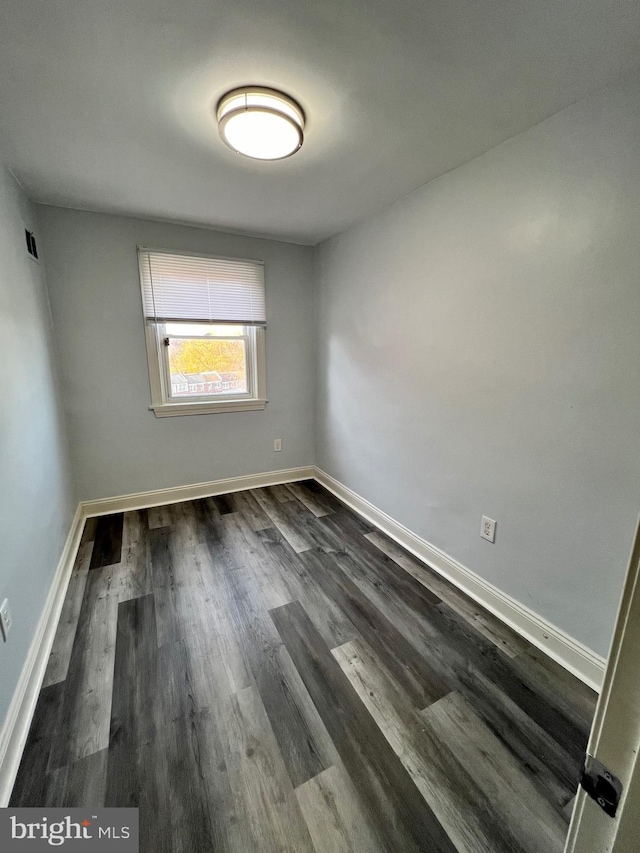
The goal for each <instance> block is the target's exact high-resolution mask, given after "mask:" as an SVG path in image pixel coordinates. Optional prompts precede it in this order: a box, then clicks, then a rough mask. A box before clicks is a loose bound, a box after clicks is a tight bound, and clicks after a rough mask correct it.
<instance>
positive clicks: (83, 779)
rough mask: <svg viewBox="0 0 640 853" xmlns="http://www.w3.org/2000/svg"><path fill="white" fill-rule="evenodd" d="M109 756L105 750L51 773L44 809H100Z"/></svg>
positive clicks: (103, 796)
mask: <svg viewBox="0 0 640 853" xmlns="http://www.w3.org/2000/svg"><path fill="white" fill-rule="evenodd" d="M108 752H109V750H108V749H101V750H100V751H99V752H93V753H92V754H91V755H87V756H85V757H84V758H80V759H79V760H78V761H74V762H73V763H72V764H70V765H67V766H66V767H61V768H60V769H58V770H54V771H53V773H51V774H50V775H49V777H48V778H47V797H46V805H47V806H49V807H51V808H67V809H75V808H102V807H103V806H104V800H105V793H106V786H107V756H108ZM42 805H45V803H44V802H43V803H42Z"/></svg>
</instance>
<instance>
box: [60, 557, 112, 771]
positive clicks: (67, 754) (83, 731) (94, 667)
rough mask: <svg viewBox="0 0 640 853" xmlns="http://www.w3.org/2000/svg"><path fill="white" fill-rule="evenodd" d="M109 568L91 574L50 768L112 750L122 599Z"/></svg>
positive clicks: (88, 576) (73, 649) (67, 678)
mask: <svg viewBox="0 0 640 853" xmlns="http://www.w3.org/2000/svg"><path fill="white" fill-rule="evenodd" d="M110 569H111V567H110V566H105V567H104V568H100V569H94V570H90V571H89V572H88V575H87V582H86V585H85V590H84V598H83V601H82V606H81V608H80V616H79V618H78V625H77V628H76V634H75V637H74V642H73V648H72V651H71V658H70V660H69V667H68V671H67V677H66V679H65V681H64V702H63V709H62V717H61V721H60V731H59V736H58V737H57V738H56V741H55V743H54V745H53V749H52V758H51V766H52V767H53V768H57V767H63V766H64V765H66V764H70V763H72V762H74V761H77V760H78V759H80V758H84V757H85V756H88V755H91V754H92V753H94V752H99V751H100V750H102V749H105V748H106V747H107V746H108V745H109V726H110V714H111V692H112V688H113V666H114V656H115V643H116V625H117V612H118V598H117V596H115V595H111V594H110V592H109V590H110V583H111V573H110Z"/></svg>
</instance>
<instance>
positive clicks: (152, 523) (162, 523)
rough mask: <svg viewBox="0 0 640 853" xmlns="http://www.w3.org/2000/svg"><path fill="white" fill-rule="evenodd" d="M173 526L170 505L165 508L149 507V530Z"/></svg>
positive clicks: (165, 505)
mask: <svg viewBox="0 0 640 853" xmlns="http://www.w3.org/2000/svg"><path fill="white" fill-rule="evenodd" d="M171 524H172V518H171V512H170V510H169V504H164V505H163V506H152V507H149V528H150V529H151V530H155V529H157V528H158V527H170V526H171Z"/></svg>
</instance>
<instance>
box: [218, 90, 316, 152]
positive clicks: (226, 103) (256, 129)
mask: <svg viewBox="0 0 640 853" xmlns="http://www.w3.org/2000/svg"><path fill="white" fill-rule="evenodd" d="M217 118H218V132H219V133H220V137H221V138H222V141H223V142H224V143H225V144H226V145H228V146H229V148H231V149H232V150H233V151H237V152H238V154H244V156H245V157H252V158H254V159H255V160H282V159H284V158H285V157H291V155H292V154H295V153H296V151H298V149H299V148H300V146H301V145H302V141H303V138H304V137H303V131H304V113H303V112H302V109H301V108H300V107H299V106H298V104H296V102H295V101H294V100H293V99H292V98H289V97H288V96H287V95H285V94H283V93H282V92H277V91H276V90H275V89H264V88H262V87H260V86H247V87H246V88H243V89H233V90H232V91H231V92H227V94H226V95H223V97H222V98H221V99H220V101H219V103H218V111H217Z"/></svg>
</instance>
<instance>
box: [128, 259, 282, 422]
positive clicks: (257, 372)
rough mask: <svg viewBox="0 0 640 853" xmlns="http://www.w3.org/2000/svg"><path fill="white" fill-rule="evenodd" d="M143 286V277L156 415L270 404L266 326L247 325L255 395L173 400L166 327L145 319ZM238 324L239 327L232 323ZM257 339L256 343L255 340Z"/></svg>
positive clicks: (250, 408)
mask: <svg viewBox="0 0 640 853" xmlns="http://www.w3.org/2000/svg"><path fill="white" fill-rule="evenodd" d="M137 248H138V251H155V252H160V253H162V252H164V253H168V254H174V255H179V254H180V255H187V256H191V257H195V258H207V257H210V258H216V259H220V260H246V261H250V262H254V263H263V262H262V261H252V259H249V258H244V259H240V258H225V257H223V256H220V255H209V254H206V253H203V252H189V251H182V250H176V249H153V250H150V249H149V248H148V247H146V246H138V247H137ZM142 289H143V284H142V279H141V278H140V299H141V302H142V308H143V323H144V328H145V342H146V350H147V364H148V368H149V386H150V391H151V405H150V406H149V409H150V410H151V411H153V412H154V414H155V416H156V417H157V418H167V417H175V416H180V415H205V414H214V413H222V412H242V411H259V410H262V409H264V408H265V407H266V404H267V403H268V402H269V401H268V399H267V393H266V391H267V381H266V345H265V338H266V334H265V332H266V327H265V326H262V325H247V327H246V328H247V329H248V331H249V334H248V335H247V336H245V338H247V337H248V338H249V341H250V346H249V348H248V349H249V351H248V352H247V366H248V368H249V374H250V388H251V391H252V395H251V396H248V394H242V395H233V394H225V395H220V397H219V398H218V399H215V398H213V397H208V398H206V399H202V398H199V399H198V398H196V399H193V398H191V399H188V400H184V402H182V401H180V402H176V398H175V397H174V398H171V395H170V389H169V388H167V382H168V380H167V379H166V377H165V375H164V374H165V366H164V365H165V361H166V358H165V356H164V354H163V353H162V352H160V349H159V348H160V346H162V345H163V344H162V335H161V334H159V331H158V329H159V327H160V326H161V325H164V324H158V323H154V322H153V321H149V320H147V319H146V318H145V317H144V304H143V290H142ZM215 325H225V324H224V323H216V324H215ZM230 325H238V324H230ZM252 338H253V340H251V339H252Z"/></svg>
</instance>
